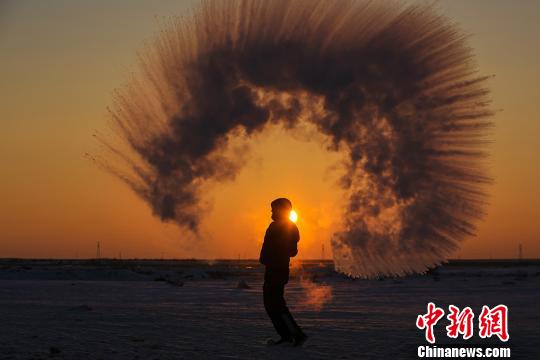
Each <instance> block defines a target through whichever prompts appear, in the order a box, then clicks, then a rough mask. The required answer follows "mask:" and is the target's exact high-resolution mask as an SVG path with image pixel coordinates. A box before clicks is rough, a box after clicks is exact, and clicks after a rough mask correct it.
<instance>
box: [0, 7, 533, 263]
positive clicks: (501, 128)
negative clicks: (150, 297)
mask: <svg viewBox="0 0 540 360" xmlns="http://www.w3.org/2000/svg"><path fill="white" fill-rule="evenodd" d="M194 3H195V2H194V1H181V0H175V1H169V0H167V1H143V0H122V1H103V0H95V1H68V0H50V1H38V0H33V1H30V0H29V1H15V0H13V1H10V0H8V1H5V0H4V1H1V2H0V182H1V183H0V185H1V186H0V257H37V258H41V257H55V258H88V257H94V256H95V254H96V242H97V241H100V242H101V246H102V256H106V257H117V256H119V254H120V253H121V254H122V257H123V258H134V257H139V258H160V257H165V258H185V257H196V258H208V259H211V258H237V257H239V256H240V257H242V258H254V257H257V256H258V252H259V249H260V245H261V242H262V237H263V235H264V231H265V229H266V226H267V225H268V222H269V221H270V219H269V202H270V201H271V200H273V199H274V198H276V197H279V196H287V197H289V198H290V199H291V200H292V201H293V204H294V206H295V208H296V210H297V212H298V214H299V220H298V226H299V228H300V231H301V242H300V255H301V257H302V258H319V257H320V255H321V246H322V245H323V244H324V245H325V249H326V256H327V257H329V256H330V252H331V250H330V236H331V234H332V233H333V231H335V229H336V228H337V226H339V222H340V212H341V210H340V209H341V208H342V206H343V199H342V194H341V191H340V190H339V188H338V187H337V186H336V180H337V178H338V177H339V171H337V170H335V168H336V165H337V164H338V162H339V160H340V156H339V155H338V154H333V153H328V152H327V151H326V150H325V149H324V147H323V146H321V145H320V144H319V143H318V142H316V141H311V142H307V141H305V139H303V138H302V137H298V136H296V137H294V136H292V135H291V134H288V133H286V132H284V131H283V130H281V129H279V128H272V129H270V130H268V131H266V132H264V133H262V134H260V135H259V136H258V137H257V138H256V139H255V140H254V141H252V143H251V144H252V151H251V154H250V157H249V162H248V164H247V165H246V167H245V168H244V169H243V170H242V172H241V173H240V174H239V175H238V177H237V179H236V180H235V181H234V182H230V183H225V184H223V185H221V186H219V187H215V188H213V189H212V190H210V191H209V192H208V194H207V195H206V199H205V200H206V201H207V203H208V206H207V208H208V211H207V213H206V214H205V217H204V221H203V224H202V234H203V236H202V239H198V240H193V239H191V240H190V239H187V238H186V236H185V235H184V234H182V233H180V232H179V231H178V229H177V228H176V227H175V226H174V225H171V224H163V223H161V222H160V221H159V219H157V218H155V217H154V216H153V215H152V213H151V210H150V208H149V207H148V206H147V205H146V204H145V203H144V202H143V201H142V200H140V199H139V198H138V197H136V196H135V194H134V193H132V191H131V190H130V189H129V188H128V187H127V186H125V185H124V184H123V183H121V182H120V181H119V180H118V179H116V178H114V177H112V176H111V175H109V174H107V173H105V172H103V171H102V170H100V169H99V168H98V167H96V165H95V164H94V163H92V162H91V161H89V160H88V159H86V158H85V157H84V154H85V153H86V152H93V151H96V148H97V144H96V141H95V139H94V138H93V137H92V134H93V133H94V132H95V131H96V130H98V131H106V129H107V119H108V118H107V111H106V107H107V106H108V105H110V103H111V99H112V91H113V89H114V88H117V87H119V86H121V85H122V84H124V83H125V81H126V80H127V79H128V76H129V74H130V72H132V71H136V69H137V67H136V65H137V58H136V52H137V51H138V50H141V48H142V46H143V45H144V42H145V41H149V40H151V39H152V37H153V36H154V35H155V34H156V32H157V31H158V30H159V29H160V21H161V20H160V19H162V18H163V17H168V16H171V15H178V14H182V13H186V11H187V9H189V7H190V6H192V5H193V4H194ZM437 7H438V9H439V10H440V11H441V12H443V13H444V14H446V15H447V16H449V17H450V18H452V19H453V20H454V21H456V22H457V23H459V24H460V25H461V27H462V28H463V29H464V30H465V31H466V32H467V33H468V34H470V35H471V36H470V39H469V41H470V45H471V46H472V47H473V48H474V49H475V53H476V55H477V61H478V64H479V67H480V69H481V73H483V74H495V75H496V76H495V77H494V78H493V79H492V80H490V81H489V86H490V88H491V90H492V99H493V102H494V105H493V107H494V109H496V110H498V111H497V112H496V115H495V117H494V121H495V124H496V127H495V128H494V130H493V131H492V139H493V140H494V143H493V145H491V147H490V151H491V154H492V156H491V157H490V159H489V168H490V174H491V175H492V176H493V178H494V180H495V181H494V184H493V185H491V186H490V187H489V188H488V191H489V194H490V197H489V201H490V204H489V206H488V207H487V209H486V210H487V216H486V217H485V219H484V220H483V221H482V222H480V223H479V224H478V234H477V236H476V237H472V238H469V239H466V240H465V241H464V243H463V245H462V248H461V250H460V251H458V252H456V253H455V254H454V256H455V257H460V258H490V257H493V258H515V257H517V254H518V244H520V243H521V244H522V246H523V251H524V255H525V257H529V258H538V257H540V244H539V242H538V240H539V238H540V186H539V184H540V166H539V164H540V161H539V160H538V155H540V142H539V139H540V121H539V120H540V119H539V115H540V98H539V94H540V41H539V39H540V21H539V19H538V14H540V2H538V1H534V0H530V1H527V0H524V1H519V2H511V1H492V0H476V1H466V0H449V1H441V2H439V3H438V4H437Z"/></svg>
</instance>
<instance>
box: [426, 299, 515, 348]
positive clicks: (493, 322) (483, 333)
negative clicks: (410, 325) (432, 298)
mask: <svg viewBox="0 0 540 360" xmlns="http://www.w3.org/2000/svg"><path fill="white" fill-rule="evenodd" d="M448 311H449V313H448V316H447V317H446V318H447V319H448V320H449V322H450V324H449V325H448V326H446V335H447V336H448V337H450V338H453V339H455V338H457V337H458V336H459V335H462V336H463V339H464V340H467V339H470V338H471V337H472V336H473V332H474V325H473V319H474V313H473V311H472V309H471V308H470V307H468V306H467V307H465V308H464V309H463V310H460V309H459V308H458V307H457V306H454V305H450V306H448ZM443 316H444V310H443V309H442V308H439V307H437V306H436V305H435V304H434V303H432V302H430V303H428V305H427V313H425V314H423V315H418V317H417V318H416V327H417V328H418V329H420V330H425V337H426V340H427V341H428V342H429V343H431V344H433V343H435V334H434V331H433V329H434V327H435V325H437V322H438V321H439V320H440V319H441V318H442V317H443ZM478 329H479V334H478V335H479V336H480V337H481V338H483V339H484V338H489V337H491V336H493V335H497V336H498V337H499V339H500V340H501V341H508V339H510V335H509V334H508V307H507V306H506V305H502V304H501V305H497V306H495V307H494V308H492V309H490V308H489V307H488V306H486V305H484V306H483V307H482V313H481V314H480V316H479V317H478Z"/></svg>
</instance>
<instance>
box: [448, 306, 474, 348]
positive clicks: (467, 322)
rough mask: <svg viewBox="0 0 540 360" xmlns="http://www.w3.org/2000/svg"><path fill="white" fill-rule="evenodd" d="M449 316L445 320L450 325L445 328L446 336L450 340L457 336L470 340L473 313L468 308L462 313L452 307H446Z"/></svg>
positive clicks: (455, 307)
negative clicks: (460, 335)
mask: <svg viewBox="0 0 540 360" xmlns="http://www.w3.org/2000/svg"><path fill="white" fill-rule="evenodd" d="M448 309H449V310H450V314H448V316H447V318H448V320H450V325H448V326H447V327H446V335H448V337H451V338H454V339H455V338H457V337H458V335H459V334H462V335H463V339H465V340H467V339H470V338H471V337H472V335H473V318H474V313H473V311H472V309H471V308H470V307H468V306H467V307H466V308H465V309H463V311H461V312H460V311H459V308H458V307H457V306H454V305H450V306H449V307H448Z"/></svg>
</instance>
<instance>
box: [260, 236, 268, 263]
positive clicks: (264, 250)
mask: <svg viewBox="0 0 540 360" xmlns="http://www.w3.org/2000/svg"><path fill="white" fill-rule="evenodd" d="M267 239H268V230H266V233H265V234H264V240H263V244H262V247H261V255H260V256H259V262H260V263H261V264H263V265H266V262H267V260H268V256H267V251H268V250H267V244H268V242H267Z"/></svg>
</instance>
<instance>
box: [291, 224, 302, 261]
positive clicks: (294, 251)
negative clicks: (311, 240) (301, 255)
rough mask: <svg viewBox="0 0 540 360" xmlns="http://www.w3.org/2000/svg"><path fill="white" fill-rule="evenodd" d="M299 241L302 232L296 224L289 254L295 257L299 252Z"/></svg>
mask: <svg viewBox="0 0 540 360" xmlns="http://www.w3.org/2000/svg"><path fill="white" fill-rule="evenodd" d="M298 241H300V232H299V231H298V228H297V227H296V226H295V227H294V228H293V230H292V236H291V240H290V243H289V256H290V257H295V256H296V254H298Z"/></svg>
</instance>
